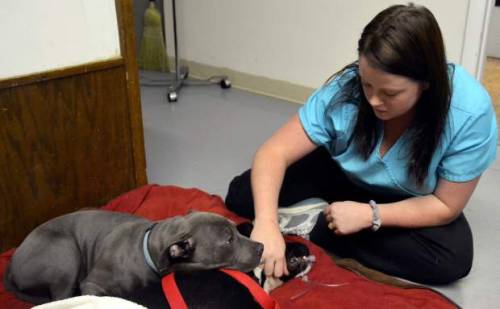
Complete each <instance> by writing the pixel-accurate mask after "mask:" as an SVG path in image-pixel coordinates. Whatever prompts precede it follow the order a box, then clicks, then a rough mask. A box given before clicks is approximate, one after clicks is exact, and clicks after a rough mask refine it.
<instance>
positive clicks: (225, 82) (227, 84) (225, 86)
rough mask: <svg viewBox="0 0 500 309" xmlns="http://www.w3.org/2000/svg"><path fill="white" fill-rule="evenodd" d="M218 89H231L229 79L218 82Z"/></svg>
mask: <svg viewBox="0 0 500 309" xmlns="http://www.w3.org/2000/svg"><path fill="white" fill-rule="evenodd" d="M220 87H221V88H222V89H228V88H231V81H230V80H229V79H223V80H221V81H220Z"/></svg>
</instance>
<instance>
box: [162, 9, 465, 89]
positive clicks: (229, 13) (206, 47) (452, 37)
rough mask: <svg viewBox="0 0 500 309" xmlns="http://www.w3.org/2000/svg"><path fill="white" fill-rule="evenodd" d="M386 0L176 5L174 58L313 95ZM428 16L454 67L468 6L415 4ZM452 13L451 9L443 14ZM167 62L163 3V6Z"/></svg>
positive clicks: (352, 52)
mask: <svg viewBox="0 0 500 309" xmlns="http://www.w3.org/2000/svg"><path fill="white" fill-rule="evenodd" d="M407 2H408V1H388V0H377V1H373V0H350V1H345V0H310V1H303V0H272V1H265V0H253V1H248V0H206V1H200V0H183V1H177V2H176V4H177V25H178V36H179V53H180V56H181V58H182V59H187V60H190V61H194V62H197V63H201V64H205V65H209V66H213V67H222V68H228V69H230V70H234V71H238V72H243V73H246V74H250V75H255V76H263V77H266V78H270V79H274V80H280V81H286V82H289V83H292V84H295V85H302V86H306V87H311V88H316V87H318V86H319V85H321V84H322V83H323V81H324V80H325V79H326V78H327V77H328V76H329V75H330V74H331V73H333V72H334V71H336V70H338V69H340V68H341V67H342V66H344V65H345V64H347V63H348V62H350V61H352V60H354V59H355V58H356V52H355V50H356V43H357V40H358V38H359V35H360V34H361V31H362V28H363V26H364V25H365V24H366V23H368V22H369V21H370V19H371V18H373V17H374V16H375V14H376V13H377V12H379V11H380V10H382V9H384V8H386V7H387V6H389V5H391V4H395V3H407ZM414 2H415V3H418V4H423V5H425V6H427V7H428V8H429V9H430V10H431V11H432V12H433V13H434V14H435V16H436V18H437V19H438V22H439V23H440V26H441V28H442V31H443V33H444V37H445V43H446V48H447V52H448V58H449V60H451V61H454V62H460V60H461V56H462V45H463V40H464V31H465V25H466V21H467V12H468V5H469V1H468V0H426V1H424V0H420V1H414ZM451 8H452V9H451ZM165 15H166V23H165V24H166V28H167V31H166V34H167V49H168V53H169V56H173V44H172V42H173V39H172V31H171V29H172V27H171V19H172V18H171V3H170V1H169V0H165Z"/></svg>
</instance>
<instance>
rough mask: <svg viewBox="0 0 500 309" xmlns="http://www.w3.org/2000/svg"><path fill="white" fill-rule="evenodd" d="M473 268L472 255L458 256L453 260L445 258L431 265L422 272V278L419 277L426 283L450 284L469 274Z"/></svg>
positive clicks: (420, 280) (421, 281)
mask: <svg viewBox="0 0 500 309" xmlns="http://www.w3.org/2000/svg"><path fill="white" fill-rule="evenodd" d="M471 268H472V255H470V257H463V256H460V257H456V258H454V259H453V260H443V261H440V262H438V263H435V264H434V265H431V266H430V267H429V268H428V270H427V271H425V272H421V273H420V274H421V276H422V278H417V279H419V280H417V281H419V282H420V283H424V284H438V285H439V284H448V283H452V282H454V281H457V280H459V279H462V278H464V277H465V276H467V275H468V274H469V273H470V271H471Z"/></svg>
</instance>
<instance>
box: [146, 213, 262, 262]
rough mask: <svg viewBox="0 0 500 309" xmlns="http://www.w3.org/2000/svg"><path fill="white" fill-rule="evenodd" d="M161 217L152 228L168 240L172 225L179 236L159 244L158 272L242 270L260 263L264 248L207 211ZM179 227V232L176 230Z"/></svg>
mask: <svg viewBox="0 0 500 309" xmlns="http://www.w3.org/2000/svg"><path fill="white" fill-rule="evenodd" d="M175 219H176V221H175V222H169V221H171V220H172V219H168V220H165V221H163V222H160V223H159V224H158V227H155V228H154V233H155V234H156V236H155V237H156V238H158V236H157V235H159V234H157V233H164V234H163V235H164V237H165V239H169V235H168V234H166V233H169V231H170V232H171V231H172V224H175V225H177V226H178V227H177V228H176V232H177V234H179V235H178V236H179V237H180V238H178V239H176V240H175V241H173V242H172V241H171V242H170V243H163V244H161V246H163V248H162V249H161V250H160V252H159V258H158V259H157V266H158V268H159V270H160V272H167V271H191V270H205V269H214V268H222V267H223V268H231V269H237V270H241V271H244V272H248V271H250V270H252V269H254V268H255V267H256V266H257V265H258V264H259V262H260V259H261V256H262V252H263V250H264V247H263V245H262V244H261V243H258V242H255V241H252V240H250V239H249V238H248V237H245V236H243V235H241V234H240V233H239V232H238V230H237V229H236V226H235V224H234V223H232V222H231V221H230V220H228V219H227V218H225V217H223V216H220V215H217V214H213V213H208V212H191V213H189V214H188V215H186V216H183V217H176V218H175ZM179 230H181V232H178V231H179ZM165 245H166V246H165Z"/></svg>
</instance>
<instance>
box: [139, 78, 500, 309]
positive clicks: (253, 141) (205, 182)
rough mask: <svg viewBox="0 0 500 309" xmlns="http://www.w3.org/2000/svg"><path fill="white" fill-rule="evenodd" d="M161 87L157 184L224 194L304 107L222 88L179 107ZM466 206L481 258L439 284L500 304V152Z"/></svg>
mask: <svg viewBox="0 0 500 309" xmlns="http://www.w3.org/2000/svg"><path fill="white" fill-rule="evenodd" d="M165 92H166V90H165V88H162V87H142V89H141V97H142V111H143V115H142V116H143V120H144V135H145V136H144V137H145V144H146V158H147V166H148V170H147V172H148V178H149V182H150V183H158V184H163V185H177V186H181V187H186V188H190V187H195V188H199V189H202V190H204V191H206V192H209V193H211V194H217V195H220V196H221V197H224V196H225V194H226V191H227V185H228V183H229V181H230V180H231V179H232V177H233V176H235V175H236V174H238V173H240V172H242V171H243V170H244V169H247V168H249V167H250V164H251V161H252V156H253V154H254V152H255V150H256V149H257V147H258V146H259V145H260V144H261V143H262V142H263V141H264V140H265V139H266V138H267V137H269V136H270V135H271V134H272V132H274V131H275V130H276V129H277V128H278V127H279V126H280V125H281V124H282V123H284V122H285V121H286V120H287V119H288V118H289V117H290V116H291V115H293V114H294V113H295V112H296V111H297V109H298V108H299V105H297V104H294V103H290V102H286V101H282V100H278V99H274V98H269V97H264V96H259V95H255V94H251V93H248V92H244V91H241V90H237V89H229V90H223V89H220V88H219V87H218V86H202V87H185V88H183V89H182V90H181V91H180V96H179V100H178V102H177V103H175V104H170V103H167V100H166V93H165ZM498 157H499V158H498V159H497V160H496V162H495V164H494V165H493V166H492V167H491V168H490V169H489V170H487V171H486V173H485V174H484V175H483V177H482V179H481V182H480V184H479V187H478V189H477V190H476V192H475V193H474V195H473V197H472V200H471V201H470V203H469V205H468V206H467V208H466V215H467V217H468V219H469V222H470V224H471V227H472V230H473V233H474V242H475V260H474V266H473V269H472V271H471V273H470V274H469V276H468V277H466V278H465V279H462V280H460V281H458V282H456V283H454V284H452V285H449V286H441V287H435V288H437V289H438V290H439V291H441V292H443V293H444V294H445V295H447V296H448V297H450V298H451V299H453V300H454V301H455V302H457V303H458V304H459V305H461V306H463V307H464V308H495V307H496V308H498V306H499V304H500V293H499V292H500V262H499V258H500V242H499V241H498V236H497V235H499V232H500V224H499V222H500V205H499V202H498V194H499V189H500V149H499V156H498Z"/></svg>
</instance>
